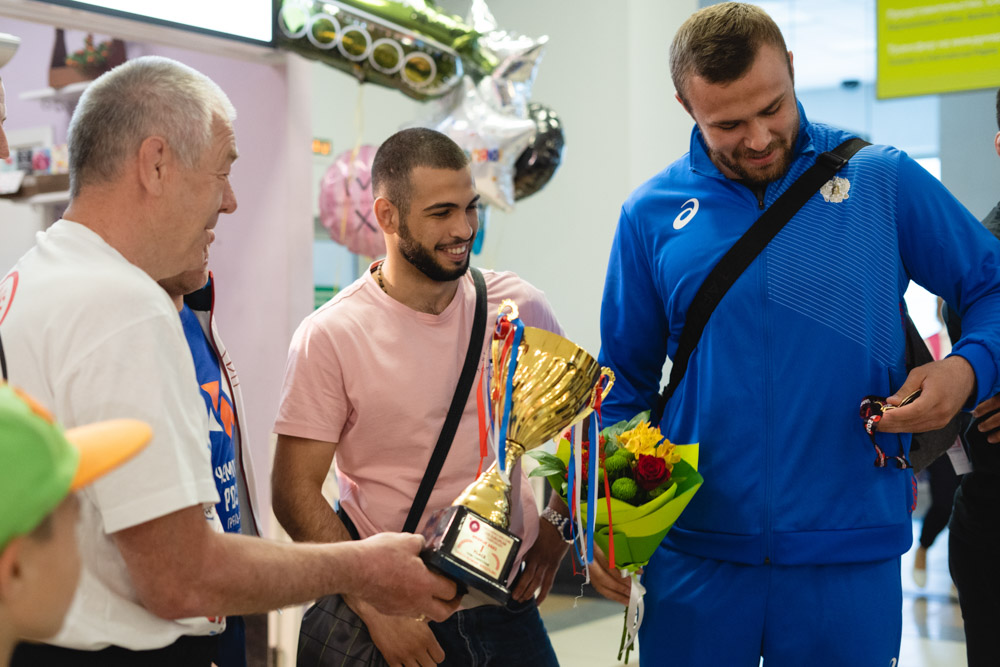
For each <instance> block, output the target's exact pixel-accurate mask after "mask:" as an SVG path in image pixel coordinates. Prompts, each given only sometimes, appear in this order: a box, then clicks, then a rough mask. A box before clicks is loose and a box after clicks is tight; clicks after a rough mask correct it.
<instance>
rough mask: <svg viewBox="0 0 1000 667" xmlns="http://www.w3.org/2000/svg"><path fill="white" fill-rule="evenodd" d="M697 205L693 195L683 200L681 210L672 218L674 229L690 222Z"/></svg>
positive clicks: (696, 211)
mask: <svg viewBox="0 0 1000 667" xmlns="http://www.w3.org/2000/svg"><path fill="white" fill-rule="evenodd" d="M698 206H699V204H698V200H697V199H695V198H694V197H692V198H691V199H688V200H687V201H686V202H684V204H683V207H682V208H681V212H680V213H678V214H677V217H676V218H674V229H681V228H683V227H684V225H686V224H687V223H689V222H691V218H693V217H694V216H695V215H696V214H697V213H698Z"/></svg>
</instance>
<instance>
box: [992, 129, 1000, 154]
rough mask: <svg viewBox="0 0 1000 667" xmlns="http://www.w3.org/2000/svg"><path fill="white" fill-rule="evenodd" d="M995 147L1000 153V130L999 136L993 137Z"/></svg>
mask: <svg viewBox="0 0 1000 667" xmlns="http://www.w3.org/2000/svg"><path fill="white" fill-rule="evenodd" d="M993 149H994V150H995V151H996V152H997V155H1000V132H997V136H995V137H993Z"/></svg>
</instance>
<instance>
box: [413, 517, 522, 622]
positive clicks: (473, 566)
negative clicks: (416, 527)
mask: <svg viewBox="0 0 1000 667" xmlns="http://www.w3.org/2000/svg"><path fill="white" fill-rule="evenodd" d="M424 539H425V540H426V545H425V546H424V549H423V551H422V552H421V553H420V557H421V558H422V559H423V560H424V562H425V563H427V565H428V567H430V568H432V569H434V570H437V571H439V572H441V573H442V574H444V575H445V576H446V577H448V578H449V579H451V580H452V581H454V582H455V583H456V584H457V585H458V592H459V594H460V595H469V596H470V597H471V598H473V599H474V600H476V601H477V602H479V603H482V604H499V605H506V604H507V602H508V601H510V591H509V590H507V587H506V585H505V584H506V582H507V577H508V576H509V575H510V569H511V566H512V565H513V564H514V558H515V557H516V556H517V550H518V549H519V548H520V547H521V538H519V537H517V536H516V535H512V534H510V533H508V532H507V531H506V530H504V529H502V528H498V527H497V526H494V525H493V524H491V523H490V522H489V521H487V520H486V519H484V518H483V517H481V516H479V515H478V514H476V513H475V512H473V511H472V510H470V509H469V508H468V507H464V506H462V505H452V506H451V507H445V508H444V509H440V510H438V511H437V512H435V513H434V514H432V515H431V518H430V520H429V521H428V522H427V527H426V528H424Z"/></svg>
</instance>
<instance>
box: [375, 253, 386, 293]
mask: <svg viewBox="0 0 1000 667" xmlns="http://www.w3.org/2000/svg"><path fill="white" fill-rule="evenodd" d="M382 264H385V260H382V262H380V263H379V265H378V267H377V268H376V269H375V281H376V282H377V283H378V286H379V288H380V289H381V290H382V291H383V292H385V293H386V294H388V293H389V292H387V291H386V289H385V283H384V282H382Z"/></svg>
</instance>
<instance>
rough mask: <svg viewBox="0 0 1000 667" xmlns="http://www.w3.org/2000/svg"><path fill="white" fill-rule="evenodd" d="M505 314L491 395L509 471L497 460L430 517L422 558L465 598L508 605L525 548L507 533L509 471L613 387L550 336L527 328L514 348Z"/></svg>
mask: <svg viewBox="0 0 1000 667" xmlns="http://www.w3.org/2000/svg"><path fill="white" fill-rule="evenodd" d="M505 310H506V311H508V312H509V313H510V316H509V317H508V316H507V315H505V314H504V313H505ZM500 313H501V315H500V319H499V322H498V327H497V333H495V334H494V339H493V346H492V360H493V369H494V372H493V373H492V374H491V376H490V378H489V380H490V384H489V389H490V403H491V404H492V408H493V411H492V414H493V415H494V419H506V428H505V431H506V437H505V438H504V444H505V447H504V454H503V460H504V466H503V469H501V468H500V466H499V465H498V462H494V463H493V465H491V466H490V467H489V468H488V469H487V470H486V471H485V472H483V473H482V474H481V475H480V476H479V477H478V478H477V479H476V480H475V481H474V482H473V483H472V484H470V485H469V486H468V487H467V488H466V489H465V491H463V492H462V493H461V494H460V495H459V496H458V498H456V499H455V502H454V503H453V504H452V505H451V506H450V507H446V508H443V509H440V510H438V511H436V512H435V513H434V514H432V515H431V517H430V519H429V520H428V522H427V525H426V527H425V528H424V533H423V534H424V537H425V539H426V546H425V547H424V550H423V552H422V553H421V557H422V558H423V559H424V561H425V562H426V563H427V564H428V565H430V566H431V567H433V568H435V569H437V570H439V571H441V572H443V573H444V574H446V575H447V576H449V577H451V578H452V579H453V580H455V581H456V583H458V584H459V592H460V593H463V594H464V593H468V594H470V595H472V596H473V597H474V598H476V599H477V600H478V601H480V602H484V603H493V604H506V603H507V601H508V600H509V599H510V591H509V590H508V589H507V586H506V583H507V579H508V577H509V575H510V569H511V566H512V565H513V563H514V560H515V558H516V556H517V552H518V549H519V548H520V545H521V539H520V538H519V537H517V536H516V535H514V534H512V533H510V532H509V531H508V528H509V526H510V515H511V493H510V491H511V483H510V478H509V475H510V472H511V471H512V470H514V467H515V465H516V464H517V463H518V462H519V461H520V458H521V456H522V455H523V454H524V453H525V452H526V451H528V450H531V449H534V448H536V447H539V446H541V445H543V444H545V443H546V442H548V441H549V440H551V439H552V438H554V437H555V436H557V435H558V434H559V433H561V432H562V431H563V430H565V429H566V428H567V427H569V426H571V425H573V424H575V423H576V422H578V421H580V420H582V419H583V418H585V417H587V416H588V415H589V414H590V413H591V412H592V411H593V409H594V408H593V406H594V404H595V402H596V399H597V396H598V394H600V398H601V399H603V398H604V396H606V395H607V393H608V391H609V390H610V389H611V386H612V385H613V384H614V375H613V373H611V371H610V370H609V369H602V368H601V367H600V365H599V364H598V363H597V361H596V360H595V359H594V358H593V357H592V356H591V355H590V354H588V353H587V352H586V351H585V350H584V349H583V348H581V347H580V346H578V345H576V344H575V343H573V342H571V341H569V340H567V339H566V338H563V337H562V336H560V335H558V334H554V333H552V332H550V331H545V330H544V329H537V328H534V327H526V326H523V325H521V326H522V328H523V332H522V335H521V339H520V342H519V344H518V345H517V347H516V349H515V348H514V346H513V345H512V344H511V337H510V336H508V335H507V334H506V333H504V331H503V327H502V326H501V324H502V323H503V322H504V320H505V318H506V319H507V322H508V323H509V321H510V320H516V318H517V306H516V305H515V304H513V302H510V301H505V302H504V303H503V304H502V305H501V306H500ZM516 321H518V322H519V320H516ZM515 354H516V356H515V357H514V358H513V359H512V358H511V356H512V355H515ZM512 361H513V364H514V365H513V368H511V362H512ZM605 380H606V381H605ZM508 392H509V393H510V395H509V396H508V395H507V394H508ZM498 430H499V429H498Z"/></svg>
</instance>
